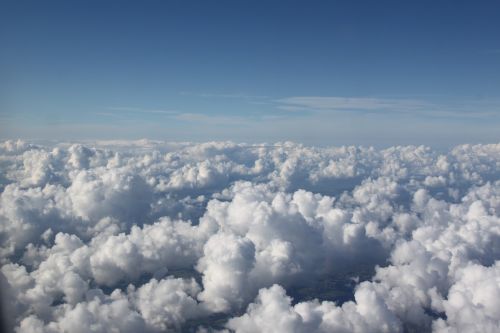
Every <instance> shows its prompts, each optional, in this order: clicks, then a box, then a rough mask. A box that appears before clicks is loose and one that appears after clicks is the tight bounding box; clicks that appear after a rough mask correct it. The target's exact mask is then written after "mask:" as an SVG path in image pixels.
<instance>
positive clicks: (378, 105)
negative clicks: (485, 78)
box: [275, 96, 500, 118]
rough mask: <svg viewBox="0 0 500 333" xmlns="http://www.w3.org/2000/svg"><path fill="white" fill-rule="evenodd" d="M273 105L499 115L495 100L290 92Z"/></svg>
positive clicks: (314, 109) (434, 114)
mask: <svg viewBox="0 0 500 333" xmlns="http://www.w3.org/2000/svg"><path fill="white" fill-rule="evenodd" d="M275 102H276V103H277V106H276V108H277V109H279V110H283V111H290V112H301V111H302V112H303V111H308V112H320V113H321V112H326V111H332V112H333V111H339V112H341V111H361V112H372V113H380V114H385V113H399V114H411V115H417V116H418V115H420V116H426V117H429V116H430V117H451V118H486V117H495V116H499V115H500V103H498V102H496V101H461V102H459V101H456V102H455V103H454V104H449V103H448V104H447V103H439V102H430V101H426V100H423V99H396V98H374V97H339V96H294V97H286V98H281V99H277V100H275Z"/></svg>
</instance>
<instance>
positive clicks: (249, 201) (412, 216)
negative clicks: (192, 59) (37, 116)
mask: <svg viewBox="0 0 500 333" xmlns="http://www.w3.org/2000/svg"><path fill="white" fill-rule="evenodd" d="M0 193H1V195H0V260H1V262H0V264H1V273H0V284H1V289H0V290H1V298H2V311H3V318H4V321H5V323H4V324H5V326H6V327H5V328H6V329H7V331H16V332H36V333H55V332H75V333H79V332H82V333H83V332H131V333H132V332H134V333H135V332H177V331H184V332H200V333H201V332H219V331H220V332H431V331H435V332H449V333H451V332H499V331H500V144H489V145H461V146H457V147H454V148H452V149H450V150H449V151H446V152H440V151H434V150H432V149H430V148H427V147H424V146H418V147H417V146H397V147H391V148H387V149H384V150H376V149H374V148H366V147H355V146H344V147H328V148H317V147H306V146H302V145H299V144H294V143H289V142H284V143H279V144H276V145H246V144H235V143H231V142H207V143H202V144H190V143H165V142H156V141H148V140H140V141H127V142H125V141H105V142H92V143H84V144H83V143H82V144H57V145H46V146H40V145H35V144H30V143H27V142H23V141H5V142H3V143H0Z"/></svg>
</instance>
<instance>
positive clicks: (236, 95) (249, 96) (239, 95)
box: [179, 91, 269, 99]
mask: <svg viewBox="0 0 500 333" xmlns="http://www.w3.org/2000/svg"><path fill="white" fill-rule="evenodd" d="M179 94H180V95H183V96H196V97H203V98H227V99H266V98H269V96H264V95H253V94H246V93H209V92H191V91H181V92H180V93H179Z"/></svg>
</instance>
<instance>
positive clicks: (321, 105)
mask: <svg viewBox="0 0 500 333" xmlns="http://www.w3.org/2000/svg"><path fill="white" fill-rule="evenodd" d="M276 102H278V103H280V104H281V105H280V106H279V107H280V108H281V109H284V110H290V111H295V110H304V109H316V110H367V111H369V110H391V111H392V110H397V111H408V110H420V109H424V108H428V107H430V106H432V104H430V103H428V102H425V101H421V100H413V99H387V98H372V97H338V96H332V97H330V96H328V97H327V96H296V97H287V98H282V99H278V100H276Z"/></svg>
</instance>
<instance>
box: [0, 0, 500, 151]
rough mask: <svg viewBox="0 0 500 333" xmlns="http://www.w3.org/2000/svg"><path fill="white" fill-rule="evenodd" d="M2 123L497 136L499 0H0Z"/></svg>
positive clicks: (57, 129)
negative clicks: (132, 0) (0, 0)
mask: <svg viewBox="0 0 500 333" xmlns="http://www.w3.org/2000/svg"><path fill="white" fill-rule="evenodd" d="M0 6H1V7H0V48H1V52H0V123H1V125H0V131H1V132H0V137H1V138H18V137H21V138H26V139H54V140H80V139H110V138H119V139H137V138H144V137H145V138H151V139H164V140H177V141H178V140H190V141H204V140H225V139H230V140H234V141H246V142H262V141H276V140H293V141H298V142H304V143H306V144H319V145H339V144H363V145H376V146H385V145H393V144H408V143H417V144H419V143H423V144H428V145H433V146H447V145H451V144H458V143H465V142H498V141H500V2H498V1H363V2H361V1H134V2H131V1H123V0H122V1H102V0H100V1H89V0H87V1H22V0H20V1H19V0H16V1H2V2H1V5H0Z"/></svg>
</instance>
